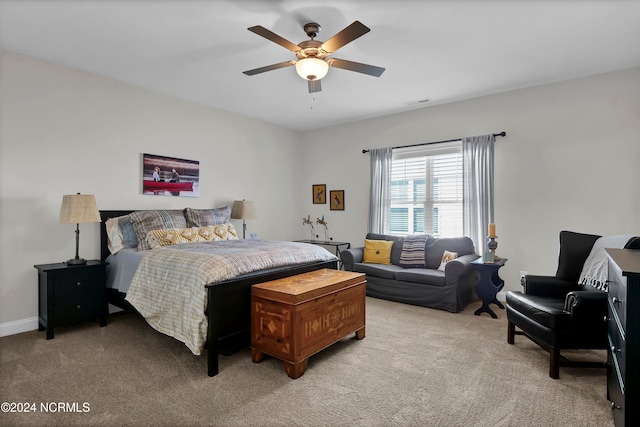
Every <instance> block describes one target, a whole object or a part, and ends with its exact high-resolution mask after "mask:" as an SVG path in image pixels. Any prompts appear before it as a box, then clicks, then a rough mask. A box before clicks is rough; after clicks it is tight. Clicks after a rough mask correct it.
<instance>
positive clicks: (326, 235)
mask: <svg viewBox="0 0 640 427" xmlns="http://www.w3.org/2000/svg"><path fill="white" fill-rule="evenodd" d="M316 222H317V223H318V224H320V225H321V226H323V227H324V241H325V242H330V241H332V240H333V238H332V237H329V224H327V221H325V220H324V215H322V219H320V218H316ZM316 237H317V238H320V236H318V235H316Z"/></svg>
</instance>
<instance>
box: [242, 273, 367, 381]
mask: <svg viewBox="0 0 640 427" xmlns="http://www.w3.org/2000/svg"><path fill="white" fill-rule="evenodd" d="M365 286H366V276H365V274H363V273H352V272H346V271H338V270H330V269H323V270H316V271H312V272H309V273H304V274H299V275H297V276H291V277H285V278H283V279H279V280H274V281H271V282H265V283H258V284H256V285H253V286H252V288H251V360H253V361H254V362H255V363H259V362H261V361H262V359H263V357H264V355H265V354H268V355H270V356H273V357H276V358H278V359H280V360H282V361H283V363H284V367H285V370H286V371H287V375H289V377H291V378H293V379H296V378H299V377H300V376H302V375H303V374H304V372H305V370H306V368H307V361H308V360H309V357H310V356H312V355H314V354H316V353H317V352H319V351H320V350H322V349H324V348H326V347H328V346H329V345H331V344H333V343H336V342H337V341H339V340H341V339H342V338H344V337H346V336H347V335H349V334H351V333H353V332H355V334H356V338H357V339H359V340H361V339H363V338H364V337H365V304H366V299H365Z"/></svg>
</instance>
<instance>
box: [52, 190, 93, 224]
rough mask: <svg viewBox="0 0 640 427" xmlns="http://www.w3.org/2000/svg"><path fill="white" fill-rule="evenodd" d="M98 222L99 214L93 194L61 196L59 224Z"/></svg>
mask: <svg viewBox="0 0 640 427" xmlns="http://www.w3.org/2000/svg"><path fill="white" fill-rule="evenodd" d="M83 222H100V212H98V205H97V204H96V198H95V196H94V195H93V194H79V193H78V194H67V195H64V196H62V206H61V207H60V223H62V224H80V223H83Z"/></svg>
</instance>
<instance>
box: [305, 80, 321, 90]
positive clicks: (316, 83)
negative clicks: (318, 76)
mask: <svg viewBox="0 0 640 427" xmlns="http://www.w3.org/2000/svg"><path fill="white" fill-rule="evenodd" d="M307 81H308V82H309V93H316V92H320V91H321V90H322V84H321V83H320V80H307Z"/></svg>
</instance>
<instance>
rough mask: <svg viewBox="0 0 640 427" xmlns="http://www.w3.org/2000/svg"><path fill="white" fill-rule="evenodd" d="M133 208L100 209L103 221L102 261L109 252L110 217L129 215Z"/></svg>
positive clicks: (101, 234)
mask: <svg viewBox="0 0 640 427" xmlns="http://www.w3.org/2000/svg"><path fill="white" fill-rule="evenodd" d="M131 212H134V211H132V210H129V211H100V219H101V220H102V222H101V223H100V259H101V260H102V261H104V260H106V259H107V257H108V256H109V254H111V252H109V247H108V246H107V242H108V239H107V220H108V219H109V218H116V217H119V216H123V215H128V214H130V213H131Z"/></svg>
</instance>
